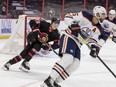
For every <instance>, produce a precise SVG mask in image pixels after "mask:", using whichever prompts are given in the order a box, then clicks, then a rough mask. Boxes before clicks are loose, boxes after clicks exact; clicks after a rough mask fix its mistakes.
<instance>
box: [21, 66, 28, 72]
mask: <svg viewBox="0 0 116 87" xmlns="http://www.w3.org/2000/svg"><path fill="white" fill-rule="evenodd" d="M19 69H20V70H21V71H23V72H26V73H28V72H29V70H27V69H25V68H24V67H22V66H20V67H19Z"/></svg>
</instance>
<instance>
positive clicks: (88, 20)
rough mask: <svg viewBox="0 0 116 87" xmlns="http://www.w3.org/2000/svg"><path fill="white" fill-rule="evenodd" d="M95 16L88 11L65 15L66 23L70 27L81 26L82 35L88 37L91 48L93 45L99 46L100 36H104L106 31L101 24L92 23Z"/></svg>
mask: <svg viewBox="0 0 116 87" xmlns="http://www.w3.org/2000/svg"><path fill="white" fill-rule="evenodd" d="M93 17H94V16H93V15H91V14H90V13H88V12H86V11H82V12H79V13H78V14H76V13H68V14H66V15H65V22H66V24H67V25H68V26H71V25H72V24H74V23H77V24H78V25H79V26H80V31H81V33H82V35H81V36H82V37H83V35H84V36H87V37H86V38H84V39H86V41H87V42H88V44H89V46H91V45H92V44H97V42H98V41H99V35H101V34H102V35H104V34H103V33H104V30H103V28H102V27H101V25H100V24H97V25H94V24H93V23H92V20H93Z"/></svg>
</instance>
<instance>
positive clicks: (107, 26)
mask: <svg viewBox="0 0 116 87" xmlns="http://www.w3.org/2000/svg"><path fill="white" fill-rule="evenodd" d="M101 26H102V27H103V28H104V31H105V32H109V33H111V34H113V36H116V23H115V22H113V21H112V22H111V21H109V20H104V21H103V22H102V23H101Z"/></svg>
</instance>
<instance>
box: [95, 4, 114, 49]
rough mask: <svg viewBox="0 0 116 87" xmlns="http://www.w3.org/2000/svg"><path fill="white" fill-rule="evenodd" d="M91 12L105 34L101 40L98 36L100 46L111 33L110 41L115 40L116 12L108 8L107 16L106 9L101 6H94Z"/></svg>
mask: <svg viewBox="0 0 116 87" xmlns="http://www.w3.org/2000/svg"><path fill="white" fill-rule="evenodd" d="M104 13H105V14H104ZM93 14H94V16H96V17H97V18H98V20H99V23H100V24H101V26H102V27H103V28H104V32H105V34H106V39H104V40H103V39H102V37H100V40H99V42H100V43H101V47H102V46H103V44H104V43H105V42H106V40H107V39H108V37H109V36H110V35H111V34H112V35H113V36H112V41H114V42H116V19H115V15H116V12H115V10H110V11H109V16H108V17H107V15H106V9H105V8H104V7H103V6H95V7H94V9H93ZM100 16H101V17H100ZM101 47H100V48H101Z"/></svg>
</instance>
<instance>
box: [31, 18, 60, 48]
mask: <svg viewBox="0 0 116 87" xmlns="http://www.w3.org/2000/svg"><path fill="white" fill-rule="evenodd" d="M50 25H51V24H50V23H49V22H46V21H45V20H42V21H40V22H39V23H38V24H36V26H37V27H36V29H33V30H32V32H33V36H34V38H36V40H38V35H39V34H40V33H42V32H43V33H47V34H48V41H47V42H51V41H53V42H54V43H53V44H52V46H53V49H57V48H58V47H59V43H58V40H59V38H60V33H59V31H58V29H56V30H52V29H51V27H50Z"/></svg>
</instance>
